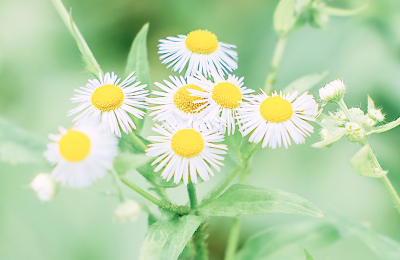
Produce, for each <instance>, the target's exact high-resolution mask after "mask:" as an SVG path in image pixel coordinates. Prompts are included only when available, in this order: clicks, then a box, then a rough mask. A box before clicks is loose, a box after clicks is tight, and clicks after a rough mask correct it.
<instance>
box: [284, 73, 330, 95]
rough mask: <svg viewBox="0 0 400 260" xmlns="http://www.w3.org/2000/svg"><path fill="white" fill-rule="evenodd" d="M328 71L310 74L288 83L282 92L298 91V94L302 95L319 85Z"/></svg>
mask: <svg viewBox="0 0 400 260" xmlns="http://www.w3.org/2000/svg"><path fill="white" fill-rule="evenodd" d="M328 73H329V71H324V72H322V73H315V74H310V75H307V76H304V77H301V78H299V79H296V80H295V81H293V82H292V83H290V84H289V85H288V86H287V87H286V88H284V89H283V90H282V92H283V93H288V92H291V93H293V92H294V91H296V90H297V91H298V92H299V93H303V92H305V91H307V90H310V89H311V88H312V87H314V86H315V85H317V84H318V83H320V82H321V81H322V80H323V79H324V78H325V77H326V75H328Z"/></svg>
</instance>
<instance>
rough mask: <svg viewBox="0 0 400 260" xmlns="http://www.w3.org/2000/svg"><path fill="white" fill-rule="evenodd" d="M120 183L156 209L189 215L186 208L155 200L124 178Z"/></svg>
mask: <svg viewBox="0 0 400 260" xmlns="http://www.w3.org/2000/svg"><path fill="white" fill-rule="evenodd" d="M121 181H122V182H123V183H124V184H125V185H126V186H128V187H129V188H131V189H132V190H134V191H136V192H137V193H138V194H139V195H140V196H142V197H143V198H145V199H147V200H148V201H150V202H151V203H153V204H155V205H157V206H158V207H160V208H162V209H165V210H169V211H173V212H175V213H177V214H179V215H187V214H189V213H190V210H189V209H188V208H187V207H182V206H176V205H174V204H172V203H169V202H166V201H162V200H159V199H157V198H156V197H154V196H153V195H151V194H150V193H148V192H146V191H145V190H143V189H142V188H140V187H139V186H137V185H136V184H134V183H133V182H131V181H130V180H128V179H127V178H126V177H125V176H121Z"/></svg>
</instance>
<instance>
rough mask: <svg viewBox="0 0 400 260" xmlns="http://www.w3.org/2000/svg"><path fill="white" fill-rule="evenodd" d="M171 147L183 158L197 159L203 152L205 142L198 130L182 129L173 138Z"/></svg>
mask: <svg viewBox="0 0 400 260" xmlns="http://www.w3.org/2000/svg"><path fill="white" fill-rule="evenodd" d="M171 147H172V150H173V151H174V152H175V153H176V154H177V155H179V156H181V157H195V156H197V155H199V154H200V153H201V151H203V148H204V140H203V137H202V136H201V134H200V133H199V132H197V131H196V130H193V129H182V130H179V131H178V132H176V133H175V134H174V136H172V139H171Z"/></svg>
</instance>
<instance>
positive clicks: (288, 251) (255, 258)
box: [235, 222, 345, 260]
mask: <svg viewBox="0 0 400 260" xmlns="http://www.w3.org/2000/svg"><path fill="white" fill-rule="evenodd" d="M344 235H345V233H343V232H342V230H341V229H339V228H338V227H337V226H336V225H334V224H332V223H327V222H325V223H315V222H312V223H296V224H290V225H285V226H282V227H276V228H271V229H267V230H265V231H262V232H260V233H258V234H256V235H253V236H252V237H250V238H249V239H248V240H247V241H246V242H245V244H244V245H243V247H242V248H241V250H240V251H239V252H238V254H237V257H236V258H235V259H237V260H281V259H285V260H292V259H299V256H300V255H301V254H302V247H307V248H308V249H311V250H318V249H321V248H323V247H326V246H329V245H331V244H333V243H334V242H336V241H338V240H339V239H341V238H342V237H343V236H344Z"/></svg>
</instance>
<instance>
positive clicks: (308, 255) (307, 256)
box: [303, 248, 314, 260]
mask: <svg viewBox="0 0 400 260" xmlns="http://www.w3.org/2000/svg"><path fill="white" fill-rule="evenodd" d="M303 250H304V254H305V255H306V260H314V258H313V257H312V255H311V254H310V253H309V252H308V251H307V250H306V249H305V248H303Z"/></svg>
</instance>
